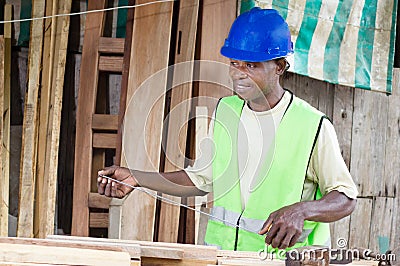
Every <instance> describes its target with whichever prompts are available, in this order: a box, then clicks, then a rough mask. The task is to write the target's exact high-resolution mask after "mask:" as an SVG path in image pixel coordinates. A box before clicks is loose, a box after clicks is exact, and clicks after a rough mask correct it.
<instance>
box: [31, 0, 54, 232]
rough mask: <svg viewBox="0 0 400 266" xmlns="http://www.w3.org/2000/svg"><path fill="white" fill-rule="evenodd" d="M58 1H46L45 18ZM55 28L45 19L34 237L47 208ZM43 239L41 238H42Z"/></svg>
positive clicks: (51, 21)
mask: <svg viewBox="0 0 400 266" xmlns="http://www.w3.org/2000/svg"><path fill="white" fill-rule="evenodd" d="M57 6H58V1H47V2H46V11H45V14H46V15H47V16H51V15H55V14H57ZM56 27H57V19H56V17H52V18H51V19H46V20H45V21H44V28H45V29H48V30H46V31H45V32H44V38H43V54H42V62H43V67H42V68H43V71H42V75H41V76H42V78H41V88H40V112H39V133H38V134H39V136H38V148H37V149H38V151H37V154H38V155H37V156H38V160H37V162H38V164H37V169H36V170H37V176H36V193H35V213H34V224H33V231H34V235H35V236H36V237H39V230H40V229H39V224H40V221H41V220H43V219H44V217H41V213H42V208H44V209H45V208H47V206H45V204H44V201H45V195H44V191H43V189H44V186H45V182H44V179H45V177H44V175H45V173H44V172H45V167H46V148H47V147H46V140H47V134H48V133H50V131H49V128H48V126H49V125H48V123H49V113H50V101H51V99H50V97H51V88H52V85H53V84H52V78H53V69H54V68H53V63H54V49H55V48H54V46H55V42H56ZM42 237H43V236H42Z"/></svg>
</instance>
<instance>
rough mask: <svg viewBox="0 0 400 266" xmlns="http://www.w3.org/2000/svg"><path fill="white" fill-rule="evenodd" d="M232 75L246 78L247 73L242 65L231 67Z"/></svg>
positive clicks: (237, 77)
mask: <svg viewBox="0 0 400 266" xmlns="http://www.w3.org/2000/svg"><path fill="white" fill-rule="evenodd" d="M230 72H231V76H232V78H233V79H245V78H247V73H246V72H244V71H243V69H242V67H240V66H239V67H231V71H230Z"/></svg>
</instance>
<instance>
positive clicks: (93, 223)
mask: <svg viewBox="0 0 400 266" xmlns="http://www.w3.org/2000/svg"><path fill="white" fill-rule="evenodd" d="M89 227H91V228H108V213H102V212H91V213H90V214H89Z"/></svg>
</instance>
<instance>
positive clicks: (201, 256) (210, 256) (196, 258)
mask: <svg viewBox="0 0 400 266" xmlns="http://www.w3.org/2000/svg"><path fill="white" fill-rule="evenodd" d="M48 238H49V239H57V240H66V241H80V242H98V243H104V244H105V245H107V244H108V243H115V244H119V245H121V246H124V245H126V244H128V245H131V244H136V245H140V248H141V250H142V251H144V252H145V255H147V256H150V250H151V249H159V250H160V251H161V250H163V252H160V253H159V255H157V254H156V253H154V252H151V254H152V255H151V256H155V257H154V258H158V259H161V261H157V262H158V263H160V264H150V263H149V264H146V263H145V262H144V261H143V260H144V259H145V258H144V257H142V262H143V265H170V264H168V263H166V262H167V261H164V263H162V262H163V259H171V258H172V257H174V256H175V257H178V256H179V257H180V256H181V255H180V254H182V253H181V251H183V254H182V259H181V261H178V260H175V259H174V261H169V262H170V263H173V264H174V265H175V264H176V265H207V264H214V265H215V264H216V262H217V249H216V247H210V246H198V245H190V244H177V243H165V242H149V241H138V240H120V239H105V238H90V237H71V236H61V235H52V236H48ZM160 248H165V249H160ZM146 252H148V253H147V254H146ZM148 258H150V257H148ZM149 261H150V260H149ZM149 261H147V262H149Z"/></svg>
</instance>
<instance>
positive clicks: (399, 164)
mask: <svg viewBox="0 0 400 266" xmlns="http://www.w3.org/2000/svg"><path fill="white" fill-rule="evenodd" d="M399 15H400V14H399ZM392 91H393V92H392V95H391V96H390V97H389V112H388V113H389V114H388V136H387V138H386V153H385V156H386V160H385V161H386V162H387V163H385V177H386V178H390V177H392V178H393V180H394V187H393V189H395V190H396V191H399V188H400V160H399V159H398V158H400V122H399V121H400V106H399V102H400V69H399V68H394V69H393V89H392ZM390 160H392V161H391V163H388V162H389V161H390ZM389 189H392V188H389ZM399 224H400V197H399V195H398V192H397V196H396V198H395V204H394V208H393V219H392V233H391V245H390V246H391V247H392V248H394V247H399V246H400V228H399Z"/></svg>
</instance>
